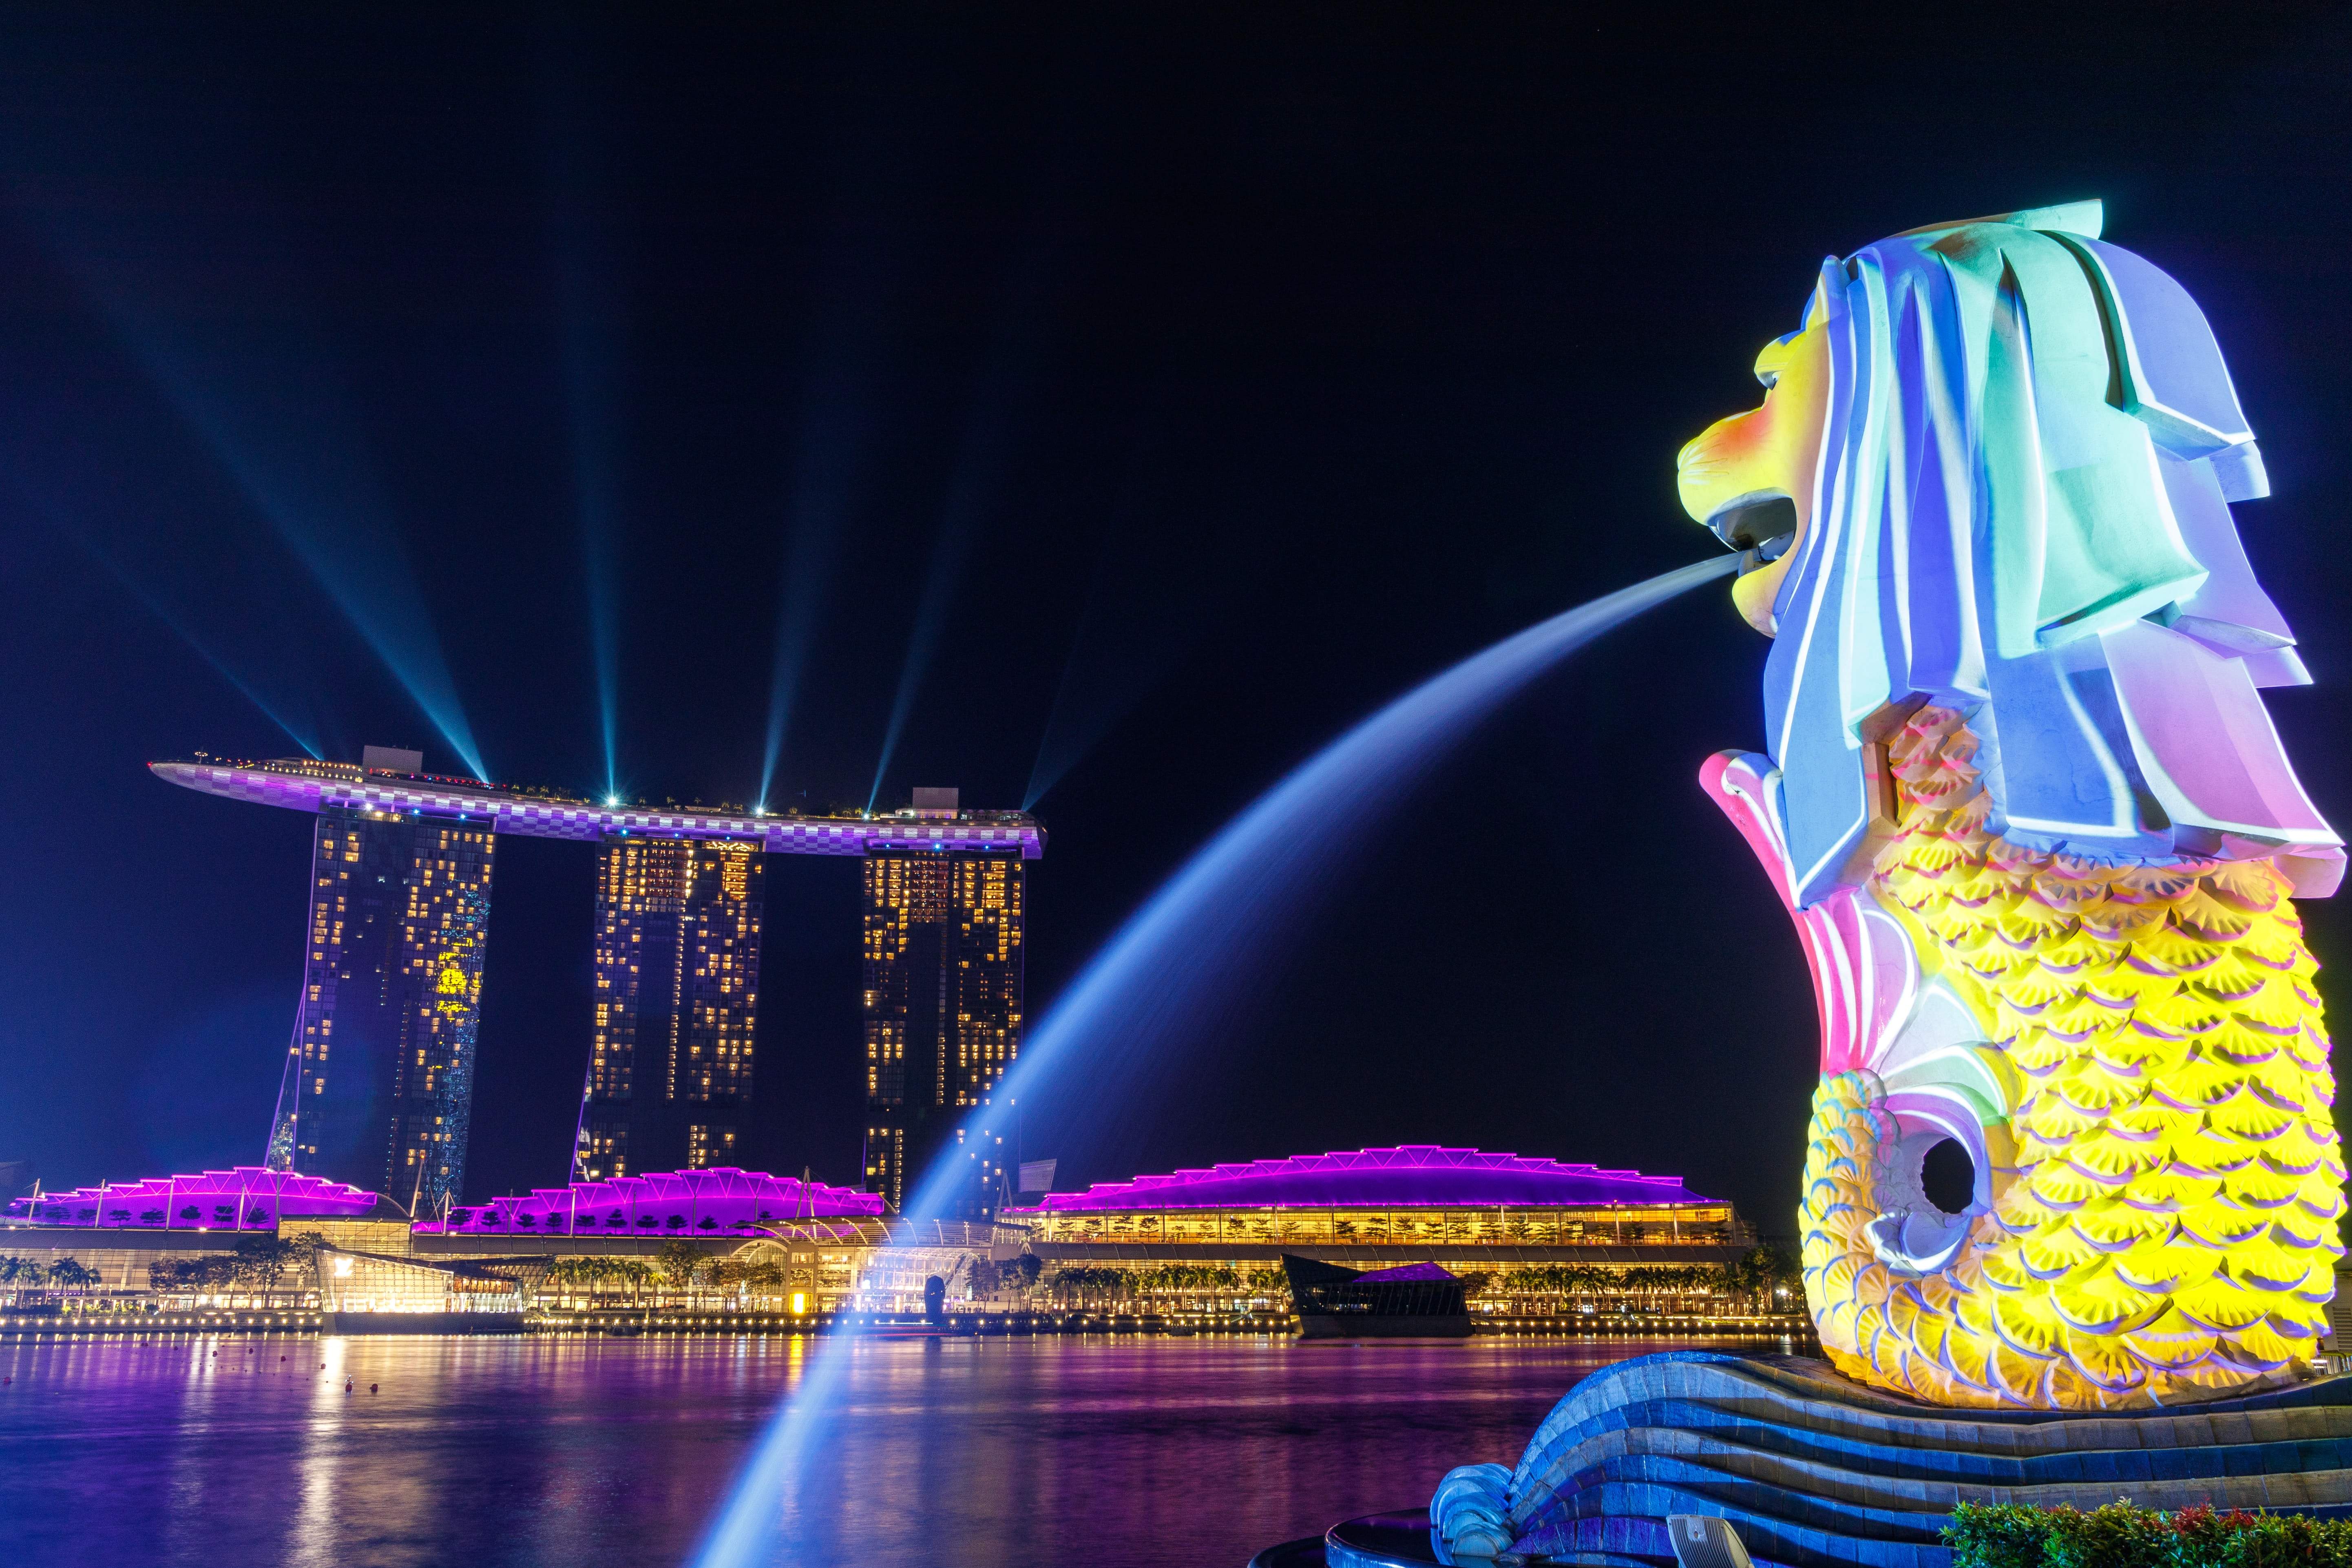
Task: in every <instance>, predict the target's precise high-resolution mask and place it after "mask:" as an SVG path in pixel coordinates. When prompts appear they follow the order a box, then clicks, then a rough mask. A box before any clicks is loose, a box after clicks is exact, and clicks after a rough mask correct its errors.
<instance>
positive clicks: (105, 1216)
mask: <svg viewBox="0 0 2352 1568" xmlns="http://www.w3.org/2000/svg"><path fill="white" fill-rule="evenodd" d="M375 1202H376V1199H375V1194H373V1193H371V1192H368V1191H367V1190H366V1189H364V1188H362V1187H354V1186H350V1185H348V1184H344V1183H342V1182H330V1181H327V1180H325V1179H323V1178H321V1177H319V1176H306V1175H304V1174H303V1173H301V1172H299V1171H272V1170H268V1169H267V1168H265V1167H263V1166H260V1165H238V1166H236V1167H235V1168H234V1169H232V1170H226V1171H204V1172H200V1173H196V1174H194V1175H186V1176H150V1177H148V1178H147V1179H146V1180H145V1181H143V1182H107V1183H103V1184H100V1185H98V1186H95V1187H77V1188H75V1189H74V1190H73V1191H72V1192H69V1193H47V1194H43V1195H42V1196H40V1197H38V1198H18V1199H16V1201H15V1202H14V1203H11V1204H10V1205H8V1217H9V1218H10V1219H25V1220H34V1221H37V1222H38V1223H40V1224H43V1225H76V1226H82V1225H86V1226H92V1227H94V1228H96V1229H100V1230H118V1229H131V1230H142V1229H145V1230H194V1229H202V1230H230V1229H234V1230H270V1229H274V1228H276V1226H277V1225H278V1220H279V1219H280V1218H281V1217H282V1218H286V1219H306V1218H307V1219H356V1218H358V1217H360V1216H362V1215H365V1214H367V1213H368V1212H369V1211H371V1210H372V1209H373V1208H374V1207H375Z"/></svg>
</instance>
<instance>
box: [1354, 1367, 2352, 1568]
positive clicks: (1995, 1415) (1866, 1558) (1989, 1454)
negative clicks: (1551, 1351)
mask: <svg viewBox="0 0 2352 1568" xmlns="http://www.w3.org/2000/svg"><path fill="white" fill-rule="evenodd" d="M2117 1498H2125V1499H2128V1500H2131V1501H2132V1502H2135V1503H2137V1504H2139V1505H2141V1506H2143V1507H2147V1508H2163V1509H2173V1508H2185V1507H2188V1506H2189V1505H2191V1504H2195V1503H2210V1504H2211V1505H2212V1506H2213V1507H2215V1508H2219V1509H2231V1508H2242V1509H2250V1510H2252V1509H2270V1510H2283V1511H2293V1512H2297V1513H2309V1514H2313V1515H2317V1516H2322V1517H2339V1516H2352V1377H2335V1378H2327V1379H2325V1380H2322V1381H2319V1382H2315V1383H2309V1384H2303V1385H2302V1386H2300V1387H2296V1388H2290V1389H2282V1390H2278V1391H2276V1392H2273V1393H2270V1394H2257V1395H2254V1396H2252V1397H2251V1398H2246V1399H2231V1400H2216V1401H2213V1402H2211V1403H2210V1404H2202V1405H2189V1406H2182V1407H2178V1408H2174V1409H2167V1410H2152V1411H2141V1412H2135V1413H2132V1414H2127V1415H2063V1414H2042V1413H2010V1412H1988V1411H1961V1410H1947V1409H1942V1408H1940V1407H1937V1406H1934V1405H1921V1404H1917V1403H1915V1402H1913V1401H1911V1400H1908V1399H1903V1398H1898V1397H1895V1396H1894V1395H1890V1394H1881V1393H1878V1392H1876V1391H1874V1390H1872V1389H1867V1388H1864V1387H1863V1386H1862V1385H1861V1384H1857V1383H1854V1382H1853V1381H1851V1380H1850V1379H1848V1378H1846V1377H1844V1376H1843V1375H1842V1374H1841V1373H1837V1372H1835V1371H1833V1370H1832V1369H1831V1367H1830V1366H1829V1365H1828V1363H1824V1362H1820V1361H1816V1360H1813V1359H1811V1358H1810V1357H1804V1356H1735V1355H1723V1354H1716V1353H1711V1352H1704V1351H1678V1352H1667V1353H1665V1354H1663V1355H1651V1356H1643V1357H1640V1358H1638V1359H1636V1360H1633V1361H1627V1362H1620V1363H1618V1364H1616V1365H1615V1366H1612V1367H1608V1368H1605V1369H1603V1370H1602V1371H1601V1372H1597V1373H1593V1374H1592V1375H1591V1377H1589V1378H1587V1379H1585V1380H1584V1381H1583V1382H1582V1383H1580V1384H1577V1386H1576V1387H1575V1389H1574V1390H1573V1391H1571V1392H1570V1394H1569V1395H1568V1397H1567V1398H1565V1399H1563V1400H1561V1401H1560V1402H1559V1405H1557V1406H1556V1407H1555V1408H1554V1409H1553V1410H1552V1413H1551V1414H1550V1415H1549V1416H1547V1417H1545V1419H1544V1422H1543V1425H1542V1426H1539V1427H1538V1428H1537V1430H1536V1435H1535V1438H1534V1440H1533V1441H1532V1442H1530V1443H1529V1444H1528V1451H1527V1454H1526V1456H1525V1457H1524V1458H1521V1459H1520V1460H1519V1462H1518V1465H1517V1467H1516V1468H1513V1469H1510V1470H1505V1469H1504V1468H1503V1467H1502V1466H1500V1465H1483V1466H1475V1467H1468V1468H1465V1469H1462V1470H1457V1471H1455V1472H1454V1473H1453V1474H1452V1475H1451V1476H1449V1477H1448V1478H1447V1479H1446V1482H1445V1484H1444V1486H1441V1487H1440V1489H1439V1490H1438V1494H1437V1497H1436V1499H1435V1500H1434V1501H1433V1519H1432V1523H1433V1531H1432V1533H1433V1537H1434V1538H1435V1541H1434V1545H1435V1550H1436V1553H1437V1555H1438V1556H1439V1557H1440V1558H1441V1559H1442V1560H1445V1561H1452V1562H1455V1563H1484V1562H1486V1561H1495V1560H1500V1561H1504V1562H1508V1561H1509V1560H1510V1559H1511V1558H1514V1557H1516V1558H1518V1559H1520V1560H1522V1561H1527V1562H1543V1561H1554V1562H1574V1563H1597V1564H1618V1565H1622V1568H1633V1564H1636V1563H1639V1564H1643V1565H1645V1568H1672V1565H1673V1563H1674V1562H1675V1555H1674V1548H1673V1547H1672V1545H1671V1544H1670V1543H1669V1542H1668V1541H1667V1539H1666V1531H1665V1518H1666V1516H1667V1515H1668V1514H1673V1513H1690V1514H1713V1515H1717V1516H1720V1517H1722V1518H1724V1519H1727V1520H1729V1521H1731V1522H1732V1524H1733V1525H1734V1526H1735V1527H1736V1528H1737V1529H1738V1531H1739V1534H1740V1536H1741V1538H1742V1539H1743V1540H1744V1541H1745V1542H1747V1545H1748V1552H1749V1553H1750V1554H1751V1555H1752V1556H1753V1557H1754V1558H1755V1559H1756V1561H1757V1562H1758V1563H1759V1564H1760V1563H1778V1564H1785V1565H1786V1568H1828V1565H1830V1564H1833V1563H1835V1564H1846V1563H1865V1564H1870V1565H1872V1568H1948V1563H1949V1561H1950V1553H1949V1552H1948V1551H1947V1550H1946V1549H1945V1548H1944V1547H1943V1545H1942V1544H1940V1542H1938V1541H1937V1532H1938V1531H1940V1530H1941V1529H1942V1528H1943V1525H1944V1523H1945V1521H1947V1519H1948V1517H1949V1515H1950V1513H1951V1510H1952V1507H1953V1505H1954V1504H1956V1503H1962V1502H2027V1503H2037V1504H2041V1505H2043V1506H2054V1505H2056V1504H2059V1503H2072V1504H2074V1506H2075V1507H2077V1508H2083V1509H2090V1508H2095V1507H2097V1506H2098V1505H2100V1504H2101V1503H2108V1502H2113V1501H2115V1500H2116V1499H2117ZM1398 1560H1399V1561H1403V1560H1404V1559H1403V1558H1402V1557H1400V1558H1399V1559H1398Z"/></svg>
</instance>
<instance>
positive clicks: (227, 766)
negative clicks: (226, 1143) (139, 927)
mask: <svg viewBox="0 0 2352 1568" xmlns="http://www.w3.org/2000/svg"><path fill="white" fill-rule="evenodd" d="M149 766H150V767H151V769H152V771H153V772H154V773H155V774H156V775H157V776H158V777H160V778H162V779H163V780H165V781H166V782H168V783H171V784H179V785H181V786H183V787H184V788H187V789H194V790H201V791H203V792H204V793H205V794H207V795H220V796H222V797H224V798H226V799H229V800H239V801H246V802H249V803H252V804H255V805H274V806H280V807H283V808H286V809H288V810H292V811H300V812H306V813H309V814H310V815H311V816H313V817H315V818H316V822H315V824H314V831H313V832H312V833H311V835H310V920H309V923H308V926H307V927H306V930H305V937H306V945H305V952H304V954H303V957H304V969H303V976H302V994H301V1001H300V1005H299V1009H298V1013H297V1021H296V1024H295V1027H294V1035H293V1038H292V1041H291V1043H290V1044H289V1047H288V1051H287V1058H286V1065H285V1072H284V1076H283V1079H282V1080H281V1082H280V1086H279V1089H278V1108H277V1111H276V1114H275V1116H274V1118H273V1119H272V1121H271V1123H270V1131H269V1143H268V1163H269V1165H270V1166H271V1167H272V1168H274V1169H278V1170H294V1171H301V1172H305V1173H311V1174H315V1175H320V1176H325V1177H328V1178H331V1179H332V1180H335V1181H341V1182H349V1183H352V1184H354V1185H356V1186H361V1187H365V1188H368V1189H371V1190H373V1191H375V1192H380V1193H383V1194H387V1195H389V1196H391V1197H392V1198H394V1200H395V1201H397V1202H399V1203H401V1204H403V1205H405V1206H408V1207H409V1208H410V1209H411V1210H412V1211H413V1212H415V1214H417V1215H419V1216H420V1217H421V1216H423V1215H425V1214H429V1213H437V1212H439V1211H441V1210H443V1209H446V1207H447V1206H448V1205H451V1204H454V1203H457V1202H459V1201H461V1200H462V1198H463V1196H464V1185H465V1172H466V1144H467V1132H468V1129H469V1122H470V1118H471V1112H472V1107H473V1095H474V1080H475V1072H476V1057H477V1048H478V1033H479V1023H480V1004H481V994H482V967H483V964H484V963H485V961H486V958H487V955H488V932H489V914H490V873H491V869H492V867H493V863H494V858H495V857H494V851H495V849H496V847H497V843H498V839H499V837H500V836H501V835H506V834H521V835H524V836H527V837H536V838H575V839H580V840H582V841H583V842H586V843H590V844H593V845H595V846H596V854H597V857H598V866H597V875H596V909H595V921H594V926H593V942H594V948H595V968H596V992H595V1010H594V1016H593V1020H583V1022H586V1023H589V1024H590V1027H589V1030H588V1049H587V1064H586V1073H585V1079H584V1082H583V1089H582V1096H581V1110H580V1121H579V1131H578V1133H577V1134H576V1139H575V1142H574V1147H573V1151H572V1175H573V1177H574V1179H598V1178H603V1177H610V1176H617V1175H628V1174H642V1173H649V1172H655V1171H668V1170H679V1169H691V1168H694V1167H698V1166H719V1165H732V1164H737V1163H740V1155H739V1153H738V1145H739V1143H740V1142H741V1141H742V1135H743V1131H744V1125H745V1121H746V1117H747V1113H748V1112H749V1110H750V1108H751V1099H752V1093H753V1086H754V1083H755V1080H756V1071H755V1069H756V1063H757V1055H756V1052H755V1049H754V1042H755V1034H756V1029H757V1026H758V1022H759V994H760V930H761V866H762V861H761V856H762V855H854V856H857V857H859V858H862V860H863V861H864V869H865V888H864V922H865V993H864V1011H865V1052H866V1106H867V1113H866V1163H865V1177H866V1182H865V1184H866V1188H867V1190H868V1191H873V1192H878V1193H880V1194H883V1196H884V1197H885V1198H886V1199H887V1201H888V1203H889V1204H890V1205H891V1206H892V1207H893V1208H896V1207H897V1206H898V1205H899V1204H900V1202H901V1201H902V1200H903V1198H904V1196H905V1188H906V1184H907V1182H908V1178H909V1175H910V1173H919V1172H920V1170H921V1168H922V1166H923V1164H924V1163H925V1162H926V1161H927V1159H928V1158H929V1155H930V1154H931V1153H932V1152H934V1150H935V1149H936V1147H937V1145H938V1143H939V1142H940V1140H941V1139H943V1138H944V1137H945V1136H946V1135H947V1130H948V1129H949V1128H950V1126H952V1125H954V1124H956V1123H958V1122H960V1121H961V1120H962V1119H963V1118H964V1116H965V1115H966V1114H967V1113H968V1108H970V1107H975V1106H984V1105H986V1104H988V1103H989V1102H990V1097H991V1095H992V1092H993V1090H994V1089H995V1088H996V1085H997V1083H998V1081H999V1080H1000V1079H1002V1078H1003V1076H1004V1073H1005V1070H1006V1069H1007V1068H1009V1067H1010V1066H1011V1065H1012V1063H1013V1058H1014V1057H1015V1056H1016V1055H1017V1054H1018V1053H1019V1051H1020V1048H1021V1026H1022V1016H1023V984H1022V968H1023V965H1022V956H1023V955H1022V895H1023V886H1024V865H1025V862H1027V861H1030V860H1034V859H1035V858H1038V857H1039V856H1040V855H1042V854H1043V853H1044V852H1045V831H1044V829H1042V828H1041V827H1039V826H1038V825H1037V823H1036V821H1035V820H1034V818H1032V817H1030V816H1025V815H1024V814H1023V813H1020V812H1009V811H965V810H963V809H961V807H960V805H959V804H958V800H957V794H956V792H955V791H954V790H929V789H919V790H917V791H916V792H915V804H914V806H913V808H912V809H911V810H908V811H902V812H898V813H894V814H891V815H887V816H873V817H866V816H803V815H799V814H786V815H782V816H769V815H765V814H761V813H756V812H752V813H746V812H741V811H738V810H735V809H732V808H713V809H709V810H706V809H704V808H702V807H700V806H695V807H689V808H680V807H677V806H675V805H672V806H667V807H662V808H651V807H647V806H646V805H598V804H596V803H594V802H593V801H589V800H584V799H579V798H575V797H572V796H568V795H560V794H555V793H551V792H545V791H538V790H528V789H519V788H514V787H510V786H506V785H496V784H484V783H482V782H481V781H480V780H478V779H468V778H443V777H438V776H436V775H432V774H428V773H425V772H423V771H422V770H423V766H424V757H423V756H422V754H421V753H419V752H409V751H399V750H394V749H392V748H388V747H379V746H370V747H368V748H367V749H366V751H365V752H364V753H363V760H362V762H361V763H358V764H352V763H329V762H318V761H313V760H312V759H310V758H308V757H299V758H287V759H279V760H277V761H270V762H231V761H227V760H224V759H218V758H210V757H205V756H202V755H199V757H198V758H197V759H196V760H194V761H192V762H169V763H150V764H149ZM975 1159H976V1161H977V1162H978V1163H982V1164H985V1165H986V1166H987V1169H986V1170H984V1171H983V1170H981V1169H979V1168H978V1166H977V1164H976V1167H975V1172H974V1174H975V1176H977V1177H978V1178H980V1179H981V1181H982V1183H983V1184H984V1186H992V1185H993V1178H994V1176H995V1175H996V1174H997V1173H999V1172H1000V1171H1001V1169H1002V1163H1001V1160H1000V1159H999V1157H998V1155H997V1153H996V1152H995V1151H994V1149H993V1146H992V1147H991V1150H990V1151H989V1152H987V1153H986V1154H984V1155H983V1154H980V1153H979V1152H977V1151H975Z"/></svg>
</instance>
